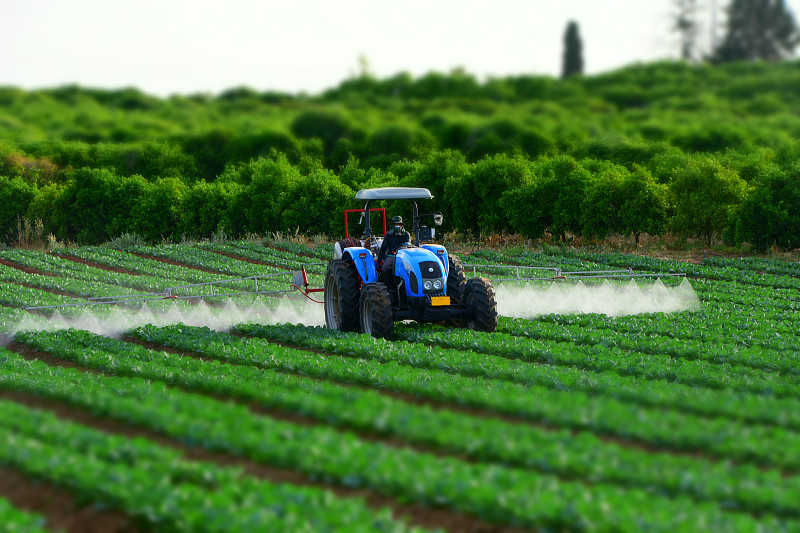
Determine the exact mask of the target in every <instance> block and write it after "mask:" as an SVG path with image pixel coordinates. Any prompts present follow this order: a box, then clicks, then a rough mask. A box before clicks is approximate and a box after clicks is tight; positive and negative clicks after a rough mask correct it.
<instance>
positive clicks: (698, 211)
mask: <svg viewBox="0 0 800 533" xmlns="http://www.w3.org/2000/svg"><path fill="white" fill-rule="evenodd" d="M670 192H671V193H672V196H673V201H674V204H675V216H674V218H673V219H672V229H673V231H675V232H676V233H678V234H680V235H684V236H688V235H698V236H702V237H704V238H705V240H706V244H708V246H711V237H712V236H713V235H714V234H718V235H719V234H722V232H723V230H724V229H725V227H726V226H727V224H728V222H729V221H730V219H731V215H732V213H733V212H734V211H735V209H736V208H737V207H738V206H739V204H740V203H741V202H742V201H743V200H744V198H745V196H746V195H747V183H746V182H745V181H744V180H743V179H741V178H740V177H739V174H738V173H737V172H736V171H735V170H731V169H729V168H727V167H724V166H723V165H722V164H721V163H720V162H719V161H717V160H715V159H713V158H711V157H708V156H704V155H698V156H694V157H692V158H691V159H690V160H689V161H688V163H687V165H686V166H685V167H683V168H681V169H678V170H677V171H676V174H675V177H674V180H673V181H672V183H671V184H670Z"/></svg>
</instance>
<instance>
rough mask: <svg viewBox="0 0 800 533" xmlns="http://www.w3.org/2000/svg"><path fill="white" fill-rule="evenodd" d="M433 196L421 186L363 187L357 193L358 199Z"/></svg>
mask: <svg viewBox="0 0 800 533" xmlns="http://www.w3.org/2000/svg"><path fill="white" fill-rule="evenodd" d="M431 198H433V195H432V194H431V191H429V190H428V189H423V188H421V187H379V188H377V189H361V190H360V191H358V192H357V193H356V200H429V199H431Z"/></svg>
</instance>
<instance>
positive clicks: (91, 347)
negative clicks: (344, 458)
mask: <svg viewBox="0 0 800 533" xmlns="http://www.w3.org/2000/svg"><path fill="white" fill-rule="evenodd" d="M36 346H37V347H38V348H40V349H46V350H47V351H48V352H49V353H52V354H54V355H56V356H59V357H63V358H66V359H69V360H71V361H76V362H79V363H81V364H83V365H85V366H87V367H91V368H95V369H99V370H105V371H109V372H113V373H114V374H115V375H120V376H138V377H142V378H145V379H152V380H160V381H167V382H169V383H170V384H172V385H178V386H180V387H182V388H186V389H189V390H199V391H202V392H204V393H208V394H211V395H214V396H215V397H222V396H225V397H235V398H238V399H240V400H245V401H254V402H257V403H258V404H260V405H266V406H269V407H272V408H277V409H281V410H285V411H288V412H295V413H301V414H303V415H305V416H310V417H313V418H314V419H316V420H317V421H319V422H322V423H328V424H335V425H342V426H345V427H348V428H355V429H358V430H360V431H368V432H370V433H375V434H381V435H386V436H389V437H391V438H395V439H400V440H403V441H406V442H409V443H412V444H417V445H424V446H434V447H436V448H437V449H440V450H443V451H445V452H447V453H456V454H461V455H464V456H466V457H470V458H473V459H475V460H481V461H492V462H498V463H502V464H507V465H511V466H515V467H524V468H535V469H537V470H541V471H543V472H546V473H547V472H550V473H555V474H557V475H559V476H561V477H569V478H574V477H577V478H588V479H591V480H592V481H593V482H598V481H599V482H604V483H613V484H619V485H624V486H641V487H644V488H648V487H650V488H657V489H658V490H659V491H660V492H663V493H665V494H669V495H671V496H678V495H679V494H687V495H691V496H692V497H694V498H696V499H699V500H707V499H711V500H716V501H723V500H725V501H728V500H735V501H736V507H737V508H741V509H747V510H750V511H753V512H762V511H764V510H769V511H771V512H775V513H779V514H794V513H795V511H796V509H795V506H794V502H795V501H796V499H797V498H800V479H798V478H788V479H786V480H781V481H780V482H776V476H775V475H774V474H775V473H774V472H773V473H772V474H770V473H763V472H761V471H760V470H758V469H754V468H752V467H734V466H732V465H730V464H725V463H711V462H709V461H707V460H700V459H693V458H683V457H676V456H673V455H669V454H651V453H649V452H645V451H640V450H636V449H629V448H620V447H619V446H616V445H613V444H606V443H603V442H602V441H601V440H600V439H599V438H597V437H596V436H594V435H592V434H590V433H585V432H584V433H580V434H578V435H574V434H572V433H571V432H569V431H563V430H562V431H550V430H543V429H540V428H536V427H531V426H528V425H520V424H512V423H509V422H504V421H501V420H496V419H485V418H474V417H470V416H467V415H465V414H460V413H454V412H451V411H446V410H432V409H430V408H429V407H420V406H416V405H410V404H407V403H405V402H402V401H399V400H395V399H393V398H390V397H387V396H385V395H381V394H378V393H376V392H375V391H365V390H361V389H356V388H352V387H343V386H340V385H334V384H330V383H325V382H318V381H315V380H312V379H309V378H305V377H301V376H294V375H287V374H279V373H274V372H270V371H264V370H262V369H260V368H259V367H257V366H234V367H232V368H230V367H229V368H224V369H223V368H221V367H220V366H219V365H218V364H214V363H210V362H205V361H200V360H196V359H190V358H181V357H180V356H177V355H168V354H160V353H158V354H155V353H153V352H152V351H150V350H146V349H144V348H142V347H139V346H135V345H131V344H128V343H124V342H120V341H112V340H108V339H104V338H101V337H97V336H93V335H91V334H88V333H85V332H64V333H60V334H58V335H53V336H47V339H46V340H45V341H42V340H37V342H36ZM109 355H111V356H112V357H109ZM205 355H206V356H208V355H209V351H208V350H206V351H205ZM212 357H213V358H214V359H217V360H228V361H231V362H235V363H237V365H241V364H247V363H249V362H250V361H244V360H243V359H236V358H235V356H232V355H231V354H221V353H219V352H218V353H216V354H213V355H212ZM110 360H114V361H115V362H114V363H113V364H109V361H110ZM694 471H702V472H703V476H702V477H699V478H696V479H687V478H686V475H685V473H686V472H694ZM778 477H779V476H778ZM762 485H763V487H762V488H761V489H760V490H758V491H755V490H754V489H753V488H752V487H753V486H762ZM754 492H755V493H756V494H757V496H754V495H753V493H754ZM726 505H732V504H726Z"/></svg>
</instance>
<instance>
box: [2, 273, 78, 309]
mask: <svg viewBox="0 0 800 533" xmlns="http://www.w3.org/2000/svg"><path fill="white" fill-rule="evenodd" d="M3 266H4V265H0V276H2V271H3ZM85 301H86V300H84V299H80V298H73V297H71V296H62V295H60V294H53V293H52V292H47V291H43V290H40V289H34V288H31V287H24V286H22V285H17V284H14V283H0V304H2V305H6V306H12V307H27V306H34V305H61V304H74V303H81V302H85Z"/></svg>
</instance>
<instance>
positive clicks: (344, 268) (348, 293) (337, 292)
mask: <svg viewBox="0 0 800 533" xmlns="http://www.w3.org/2000/svg"><path fill="white" fill-rule="evenodd" d="M325 325H326V326H327V327H328V329H338V330H340V331H358V271H357V270H356V266H355V265H354V264H353V262H352V261H348V260H346V259H334V260H333V261H331V262H330V263H328V269H327V270H326V271H325Z"/></svg>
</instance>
